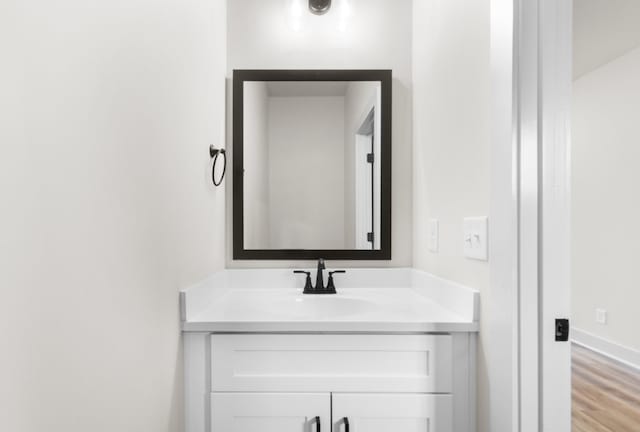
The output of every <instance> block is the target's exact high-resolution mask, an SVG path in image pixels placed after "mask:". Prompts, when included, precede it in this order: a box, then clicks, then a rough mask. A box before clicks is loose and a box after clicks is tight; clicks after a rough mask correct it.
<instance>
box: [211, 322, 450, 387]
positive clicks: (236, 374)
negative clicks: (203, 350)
mask: <svg viewBox="0 0 640 432" xmlns="http://www.w3.org/2000/svg"><path fill="white" fill-rule="evenodd" d="M211 338H212V340H211V381H212V382H211V388H212V390H213V391H272V392H293V391H305V392H320V391H334V392H340V391H344V392H359V391H362V392H371V391H373V392H405V393H450V392H451V388H452V384H451V382H452V368H451V364H452V348H451V336H450V335H302V334H301V335H223V334H219V335H212V337H211Z"/></svg>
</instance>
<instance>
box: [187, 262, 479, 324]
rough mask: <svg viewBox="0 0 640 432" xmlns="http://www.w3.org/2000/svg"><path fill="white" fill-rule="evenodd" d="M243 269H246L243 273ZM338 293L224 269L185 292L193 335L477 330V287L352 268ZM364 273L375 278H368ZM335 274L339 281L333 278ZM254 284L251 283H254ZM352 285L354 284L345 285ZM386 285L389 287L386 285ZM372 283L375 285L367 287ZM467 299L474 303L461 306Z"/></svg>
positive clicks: (274, 275)
mask: <svg viewBox="0 0 640 432" xmlns="http://www.w3.org/2000/svg"><path fill="white" fill-rule="evenodd" d="M241 272H244V273H241ZM349 272H350V273H352V276H351V279H350V280H347V281H345V280H344V279H343V280H342V281H341V282H343V285H342V286H344V287H343V288H340V284H339V282H338V281H337V280H336V283H337V284H338V288H337V290H338V294H335V295H327V294H324V295H314V294H302V289H301V288H291V287H286V288H279V286H281V284H279V283H278V279H279V278H281V277H287V278H288V279H291V280H294V281H295V278H293V277H292V275H291V274H290V270H225V271H224V272H221V273H226V274H225V275H223V274H217V275H216V276H215V277H212V278H210V279H209V280H207V281H203V282H202V283H200V284H198V285H196V286H194V287H192V288H190V289H188V290H185V291H183V292H182V294H181V300H182V318H183V323H182V329H183V331H191V332H224V333H227V332H232V333H236V332H239V333H255V332H268V333H273V332H287V333H290V332H313V333H316V332H321V333H323V332H331V333H335V332H345V333H361V332H376V333H380V332H383V333H386V332H393V333H449V332H477V331H478V328H479V326H478V320H477V309H478V308H477V300H478V299H477V297H478V293H477V291H474V290H471V289H468V288H466V287H461V286H460V285H456V284H451V283H448V282H447V281H443V280H442V279H437V278H433V276H431V275H429V274H427V273H424V272H418V273H417V274H415V273H416V270H412V269H389V270H382V269H375V271H373V272H372V271H371V270H370V269H351V270H349ZM366 274H373V276H374V277H375V278H376V282H375V283H374V282H373V281H371V283H367V281H366V279H367V277H366V276H365V275H366ZM336 279H337V278H336ZM252 281H254V282H255V286H254V284H253V283H252ZM349 282H351V284H352V285H353V284H355V285H359V286H358V287H355V286H352V287H349ZM385 284H388V285H387V286H384V285H385ZM369 286H373V287H369ZM466 302H471V303H472V304H471V305H467V304H464V303H466Z"/></svg>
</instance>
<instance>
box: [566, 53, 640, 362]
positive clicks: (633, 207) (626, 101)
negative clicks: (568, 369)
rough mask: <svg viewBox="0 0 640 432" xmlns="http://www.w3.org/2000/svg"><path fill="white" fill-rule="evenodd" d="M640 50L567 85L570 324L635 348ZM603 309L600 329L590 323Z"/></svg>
mask: <svg viewBox="0 0 640 432" xmlns="http://www.w3.org/2000/svg"><path fill="white" fill-rule="evenodd" d="M639 77H640V49H635V50H633V51H631V52H628V53H627V54H626V55H624V56H622V57H619V58H617V59H615V60H614V61H612V62H610V63H608V64H606V65H604V66H602V67H600V68H598V69H596V70H594V71H592V72H589V73H587V74H585V75H582V76H581V77H580V78H579V79H577V80H576V81H574V86H573V107H572V108H573V124H572V128H573V144H572V154H571V157H572V172H573V176H572V189H573V199H572V221H571V222H572V233H571V234H572V250H571V254H572V276H573V283H572V298H573V302H572V309H573V311H572V314H573V320H574V322H573V326H574V327H576V328H578V329H580V330H582V331H586V332H588V333H591V334H593V335H595V336H596V337H599V338H602V339H605V340H607V341H610V342H613V343H616V344H619V345H623V346H626V347H628V348H631V349H634V350H636V351H640V336H638V331H637V329H638V327H639V326H640V319H639V318H638V304H640V289H638V287H639V284H638V274H637V268H638V259H640V232H638V230H637V229H636V227H637V226H638V221H639V220H640V195H639V193H638V187H639V186H640V171H639V170H638V166H637V163H638V161H640V145H639V144H640V130H639V129H638V124H639V122H640V78H639ZM596 308H603V309H606V310H607V311H608V314H609V317H608V318H609V322H608V324H607V325H601V324H597V323H596V321H595V317H596V312H595V310H596Z"/></svg>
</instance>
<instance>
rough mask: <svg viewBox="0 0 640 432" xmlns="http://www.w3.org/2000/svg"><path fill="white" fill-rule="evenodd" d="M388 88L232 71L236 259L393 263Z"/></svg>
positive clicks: (331, 75) (387, 75)
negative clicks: (320, 258)
mask: <svg viewBox="0 0 640 432" xmlns="http://www.w3.org/2000/svg"><path fill="white" fill-rule="evenodd" d="M390 81H391V72H390V71H235V72H234V140H233V150H234V186H233V187H234V258H236V259H311V258H318V257H324V258H331V259H390V257H391V250H390V247H391V245H390V240H391V235H390V234H391V233H390V216H391V215H390V190H391V188H390V183H391V176H390V170H391V169H390V158H391V142H390V136H391V120H390V118H391V117H390V115H391V113H390V107H391V101H390V85H391V82H390Z"/></svg>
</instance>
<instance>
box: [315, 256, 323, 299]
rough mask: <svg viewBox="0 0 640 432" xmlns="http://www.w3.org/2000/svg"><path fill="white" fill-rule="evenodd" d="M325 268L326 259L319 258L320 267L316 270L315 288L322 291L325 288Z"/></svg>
mask: <svg viewBox="0 0 640 432" xmlns="http://www.w3.org/2000/svg"><path fill="white" fill-rule="evenodd" d="M324 269H325V266H324V259H323V258H318V269H317V270H316V286H315V288H314V289H315V290H316V291H321V290H324V289H325V286H324V277H323V270H324Z"/></svg>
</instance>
